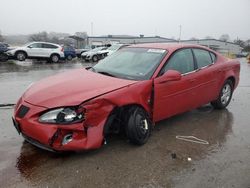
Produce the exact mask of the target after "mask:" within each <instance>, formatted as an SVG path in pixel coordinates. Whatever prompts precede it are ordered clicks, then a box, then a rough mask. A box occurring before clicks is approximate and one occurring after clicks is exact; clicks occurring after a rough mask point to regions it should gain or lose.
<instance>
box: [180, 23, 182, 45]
mask: <svg viewBox="0 0 250 188" xmlns="http://www.w3.org/2000/svg"><path fill="white" fill-rule="evenodd" d="M179 27H180V32H179V42H180V41H181V29H182V27H181V25H179Z"/></svg>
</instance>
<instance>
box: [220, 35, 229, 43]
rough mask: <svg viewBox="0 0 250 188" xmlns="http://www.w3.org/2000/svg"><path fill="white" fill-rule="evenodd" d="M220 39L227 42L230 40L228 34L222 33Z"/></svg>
mask: <svg viewBox="0 0 250 188" xmlns="http://www.w3.org/2000/svg"><path fill="white" fill-rule="evenodd" d="M220 40H222V41H225V42H227V41H229V40H230V36H229V35H228V34H223V35H221V36H220Z"/></svg>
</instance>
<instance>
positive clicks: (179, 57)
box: [162, 49, 195, 74]
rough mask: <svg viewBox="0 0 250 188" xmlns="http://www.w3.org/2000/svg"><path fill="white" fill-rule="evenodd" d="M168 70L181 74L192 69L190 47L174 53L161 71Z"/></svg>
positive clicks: (192, 62) (192, 61)
mask: <svg viewBox="0 0 250 188" xmlns="http://www.w3.org/2000/svg"><path fill="white" fill-rule="evenodd" d="M168 70H176V71H179V72H180V73H181V74H185V73H188V72H192V71H194V70H195V68H194V59H193V54H192V51H191V49H184V50H180V51H177V52H176V53H174V55H173V56H172V57H170V59H169V60H168V61H167V63H166V64H165V66H164V68H163V71H162V73H165V72H166V71H168Z"/></svg>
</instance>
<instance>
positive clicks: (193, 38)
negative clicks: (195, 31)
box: [189, 37, 198, 40]
mask: <svg viewBox="0 0 250 188" xmlns="http://www.w3.org/2000/svg"><path fill="white" fill-rule="evenodd" d="M189 40H198V39H197V38H195V37H191V38H190V39H189Z"/></svg>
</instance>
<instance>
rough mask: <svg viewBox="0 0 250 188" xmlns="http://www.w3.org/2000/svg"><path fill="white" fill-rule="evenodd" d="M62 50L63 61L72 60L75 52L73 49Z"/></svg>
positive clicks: (68, 47)
mask: <svg viewBox="0 0 250 188" xmlns="http://www.w3.org/2000/svg"><path fill="white" fill-rule="evenodd" d="M63 49H64V57H65V59H67V60H69V61H70V60H72V59H73V58H75V57H76V50H75V48H74V47H72V46H68V45H67V46H63Z"/></svg>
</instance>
